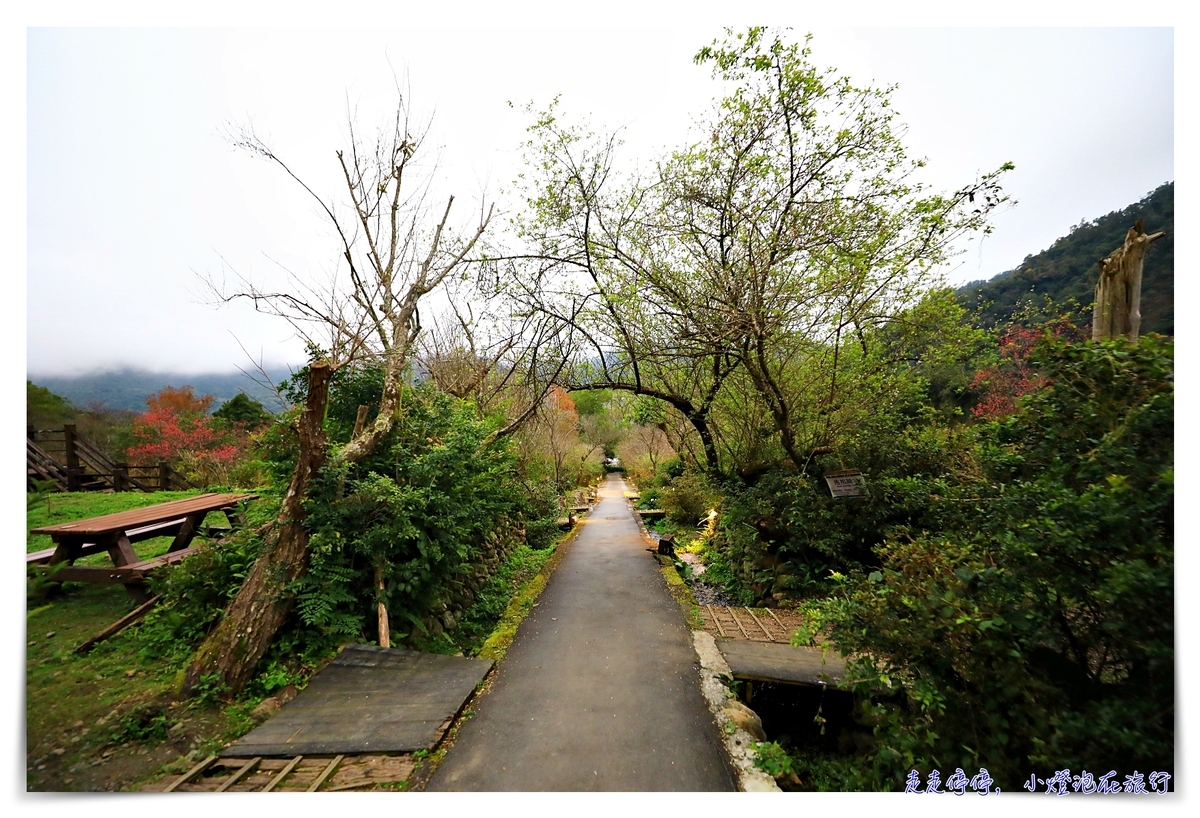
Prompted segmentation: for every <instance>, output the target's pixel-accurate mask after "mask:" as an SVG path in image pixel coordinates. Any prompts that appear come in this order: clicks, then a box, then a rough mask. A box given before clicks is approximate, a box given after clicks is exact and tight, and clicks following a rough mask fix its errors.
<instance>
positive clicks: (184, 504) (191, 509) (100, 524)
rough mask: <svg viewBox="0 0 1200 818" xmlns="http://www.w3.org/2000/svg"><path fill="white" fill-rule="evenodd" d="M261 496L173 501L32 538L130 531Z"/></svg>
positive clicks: (40, 530)
mask: <svg viewBox="0 0 1200 818" xmlns="http://www.w3.org/2000/svg"><path fill="white" fill-rule="evenodd" d="M257 498H258V495H257V494H201V495H200V496H199V497H188V498H186V499H184V500H172V501H171V502H169V503H159V504H158V505H154V506H147V507H145V508H135V509H133V510H132V511H119V512H117V513H116V514H105V515H103V516H102V517H91V518H89V519H87V520H76V521H75V522H73V523H60V524H58V525H48V526H44V527H42V528H35V529H33V530H32V531H30V532H29V533H30V534H50V535H55V534H79V535H92V536H96V535H102V534H111V533H113V532H114V531H127V530H128V529H130V528H137V527H138V526H143V525H152V524H154V523H161V522H166V521H168V520H174V519H176V518H177V517H185V516H187V515H189V514H196V513H199V512H202V511H203V512H208V511H216V510H218V509H222V508H229V507H231V506H234V505H237V504H238V503H239V502H240V501H242V500H254V499H257Z"/></svg>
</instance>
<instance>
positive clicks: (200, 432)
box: [127, 386, 240, 463]
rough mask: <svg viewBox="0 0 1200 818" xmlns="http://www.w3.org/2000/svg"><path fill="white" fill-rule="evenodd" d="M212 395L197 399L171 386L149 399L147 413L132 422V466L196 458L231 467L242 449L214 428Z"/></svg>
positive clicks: (189, 390)
mask: <svg viewBox="0 0 1200 818" xmlns="http://www.w3.org/2000/svg"><path fill="white" fill-rule="evenodd" d="M213 401H214V398H213V396H212V395H202V396H199V397H198V396H197V395H196V394H195V393H194V391H193V390H192V387H190V386H185V387H182V388H181V389H174V388H172V387H170V386H168V387H166V388H165V389H163V390H161V391H159V392H156V393H154V394H153V395H151V396H150V397H148V398H146V406H147V411H145V412H143V413H142V414H140V415H138V416H137V417H136V418H134V421H133V438H134V440H136V441H137V443H136V444H135V445H134V446H131V447H130V448H129V450H128V452H127V454H128V457H129V459H130V461H132V462H142V463H145V462H159V461H163V460H166V461H177V460H178V459H179V458H180V457H181V456H183V455H188V454H190V455H193V456H195V457H197V458H200V459H203V460H211V461H213V462H215V463H231V462H233V461H234V460H236V459H237V457H238V454H239V452H240V447H239V446H237V445H236V444H235V443H233V442H230V441H229V440H228V438H227V436H226V435H223V434H221V433H220V432H218V431H217V430H216V429H214V428H213V427H212V419H211V418H210V417H209V416H208V409H209V407H211V406H212V404H213Z"/></svg>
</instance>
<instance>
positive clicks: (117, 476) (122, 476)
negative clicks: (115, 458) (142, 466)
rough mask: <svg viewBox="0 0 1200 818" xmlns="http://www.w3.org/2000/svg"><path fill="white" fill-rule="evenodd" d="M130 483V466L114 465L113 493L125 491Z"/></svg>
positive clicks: (126, 464) (123, 464)
mask: <svg viewBox="0 0 1200 818" xmlns="http://www.w3.org/2000/svg"><path fill="white" fill-rule="evenodd" d="M128 483H129V464H128V463H113V491H125V487H126V486H127V485H128Z"/></svg>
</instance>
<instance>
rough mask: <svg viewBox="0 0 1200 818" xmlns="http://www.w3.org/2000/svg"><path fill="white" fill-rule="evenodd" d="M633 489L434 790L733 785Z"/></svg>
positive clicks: (464, 735) (580, 553) (584, 553)
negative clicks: (641, 526)
mask: <svg viewBox="0 0 1200 818" xmlns="http://www.w3.org/2000/svg"><path fill="white" fill-rule="evenodd" d="M625 488H626V487H625V482H624V481H623V480H622V479H621V478H620V477H617V476H616V475H610V476H609V478H608V480H607V481H606V482H605V483H604V485H603V487H602V488H601V491H600V497H601V500H600V502H599V503H598V504H597V505H596V507H595V508H594V509H593V510H592V512H591V514H590V515H588V517H587V518H586V519H585V520H584V522H583V530H582V531H581V532H580V533H579V536H578V538H577V539H576V540H575V542H574V543H573V544H572V545H571V546H570V551H569V552H568V553H567V555H566V557H565V558H564V559H563V561H562V563H561V564H560V565H559V566H558V570H556V571H555V572H554V574H553V576H552V577H551V578H550V582H549V583H548V584H547V586H546V589H545V590H544V591H543V592H542V595H541V597H540V598H539V600H538V604H537V607H535V608H534V609H533V612H532V613H531V614H530V616H529V617H528V618H527V619H526V620H525V621H524V622H523V623H522V624H521V627H520V629H519V630H518V632H517V636H516V639H515V640H514V642H513V645H512V647H511V648H509V651H508V655H507V657H506V658H505V659H504V661H503V662H502V663H501V665H500V669H499V672H498V674H497V676H496V679H495V681H494V683H493V685H492V688H491V690H490V691H488V693H487V694H485V695H484V696H482V697H481V698H480V699H479V700H478V701H477V702H475V703H474V709H475V715H474V716H473V717H472V718H470V719H468V720H467V721H466V723H465V724H464V725H463V727H462V729H461V730H460V731H459V735H458V739H457V740H456V741H455V743H454V745H453V746H452V747H451V748H450V750H449V752H448V753H447V754H446V757H445V759H443V761H442V764H441V766H440V767H439V768H438V770H437V772H436V773H435V774H434V775H433V777H432V779H431V780H430V782H429V784H428V786H427V787H426V789H427V790H430V791H449V790H471V791H512V790H516V791H546V790H551V791H615V790H624V791H630V790H632V791H649V790H657V791H695V790H722V791H728V790H733V789H735V785H734V780H733V776H732V774H731V772H730V770H729V768H728V765H727V763H726V761H725V757H724V754H723V750H722V748H721V739H720V736H719V735H718V730H717V725H716V722H715V720H714V719H713V717H712V714H711V713H709V711H708V708H707V706H706V705H705V703H704V699H703V698H702V697H701V694H700V678H699V671H698V664H697V662H696V655H695V653H694V651H693V649H692V645H691V638H690V635H689V633H688V629H687V626H686V625H685V624H684V621H683V616H682V615H681V613H680V611H679V607H678V605H676V604H675V602H674V600H672V599H671V596H670V594H668V593H667V589H666V584H665V582H664V581H663V578H662V576H661V574H660V573H659V571H658V564H657V563H656V562H655V561H654V560H653V559H652V558H651V556H650V555H649V554H647V553H646V550H645V548H646V545H645V543H644V542H643V540H642V538H641V535H640V534H639V532H638V527H637V523H636V522H635V521H634V519H633V515H632V513H631V512H630V511H629V508H628V505H627V503H626V501H625V499H624V496H623V492H624V491H625Z"/></svg>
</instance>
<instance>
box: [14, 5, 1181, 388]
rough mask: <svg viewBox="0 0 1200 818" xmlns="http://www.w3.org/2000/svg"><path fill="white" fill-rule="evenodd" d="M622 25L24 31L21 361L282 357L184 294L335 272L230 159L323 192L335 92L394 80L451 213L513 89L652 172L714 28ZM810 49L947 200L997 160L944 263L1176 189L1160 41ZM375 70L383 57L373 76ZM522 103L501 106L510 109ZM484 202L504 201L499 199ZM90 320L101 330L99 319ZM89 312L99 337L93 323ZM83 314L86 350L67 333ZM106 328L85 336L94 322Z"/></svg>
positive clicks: (336, 138) (304, 207) (505, 164)
mask: <svg viewBox="0 0 1200 818" xmlns="http://www.w3.org/2000/svg"><path fill="white" fill-rule="evenodd" d="M709 19H711V20H712V21H713V22H708V20H707V19H706V18H705V16H704V15H693V16H692V17H690V18H689V19H688V22H687V23H686V24H684V25H680V24H672V25H664V24H662V22H661V21H655V20H653V19H651V20H649V21H648V22H647V24H645V25H641V26H637V27H630V26H622V27H598V26H580V25H579V24H578V21H577V20H560V19H559V18H555V17H549V18H548V20H549V21H550V22H552V23H557V25H554V26H550V25H547V26H545V27H538V26H530V25H520V26H516V25H512V24H511V21H508V22H509V24H508V25H502V26H496V25H489V26H470V25H463V24H462V22H469V21H470V18H467V19H465V20H463V21H455V22H454V24H450V22H449V21H442V22H441V24H440V25H439V24H437V21H430V22H427V23H425V24H420V25H412V26H406V27H391V26H386V25H379V26H372V27H369V28H365V27H364V28H347V29H338V28H324V29H321V28H305V29H296V28H292V29H281V28H236V29H223V28H171V29H167V28H133V29H131V28H100V29H98V28H32V29H30V31H29V35H28V56H27V66H28V84H27V88H28V143H27V154H26V155H27V157H28V188H27V190H28V209H27V218H28V223H27V238H28V245H27V247H28V260H27V284H28V295H27V317H28V327H27V339H28V357H27V365H28V369H29V372H30V374H31V375H42V374H52V373H53V374H70V373H78V372H83V371H88V370H94V369H98V368H106V367H112V366H117V365H137V366H144V367H148V368H151V369H170V370H174V371H184V372H199V371H218V370H226V371H227V370H232V368H233V367H234V366H235V365H236V364H239V363H240V364H245V362H246V358H245V354H244V353H243V352H242V350H241V349H240V348H239V345H238V341H239V340H240V341H241V343H242V344H244V345H245V346H246V347H247V349H249V350H251V351H252V352H253V353H254V354H255V355H259V354H261V355H262V356H263V357H264V359H265V360H266V361H267V362H268V363H281V362H291V361H296V360H299V359H300V358H301V357H302V355H301V352H300V347H299V345H298V344H297V343H296V342H295V341H294V340H291V339H290V336H291V331H290V328H288V327H287V326H286V325H284V324H283V323H282V322H280V321H278V320H277V319H265V318H262V317H259V316H255V315H253V314H252V311H251V310H250V309H249V308H248V307H244V306H243V307H232V308H224V309H221V310H215V309H214V308H212V307H210V306H207V305H205V304H203V303H200V302H201V300H202V296H201V291H200V288H199V287H198V280H197V273H206V272H214V273H220V271H221V268H222V259H224V260H225V262H227V263H228V264H229V265H231V266H232V267H233V268H235V269H237V270H239V271H243V272H244V271H249V272H251V273H253V274H254V275H255V276H256V277H261V278H264V279H267V280H269V279H270V278H271V276H273V275H278V272H279V268H278V267H277V266H276V265H275V263H274V262H273V261H272V259H273V260H277V261H279V262H281V263H283V264H286V265H287V266H288V267H289V268H291V269H293V270H299V271H303V270H314V271H320V270H322V269H328V267H329V266H330V265H331V264H332V263H333V261H334V259H335V258H336V253H337V247H336V243H335V242H334V241H332V240H331V237H330V235H329V233H328V230H327V227H326V225H325V224H324V223H323V222H322V221H321V220H320V218H319V216H318V214H317V213H316V212H315V210H314V207H313V206H312V204H311V203H310V202H308V201H305V199H304V196H303V195H302V194H301V193H300V191H299V188H298V187H296V186H295V185H294V183H291V182H290V181H289V180H287V179H285V178H284V177H283V176H282V175H281V174H280V173H279V172H277V171H276V170H275V169H274V168H272V167H271V166H269V165H267V164H266V163H264V162H261V161H258V160H255V159H253V158H251V157H249V156H247V155H245V154H241V153H238V152H236V151H234V150H232V149H231V148H230V146H229V145H228V143H227V142H226V141H224V139H223V138H222V136H221V131H222V129H223V128H224V126H225V125H226V124H227V123H230V122H248V121H252V122H253V123H254V125H255V127H256V128H257V129H258V130H259V131H260V132H261V133H263V134H266V135H269V137H270V142H271V144H272V145H273V147H274V148H275V149H276V151H277V152H278V153H279V154H280V155H282V156H283V157H285V158H286V159H287V160H288V161H289V162H292V163H294V166H295V168H296V169H297V170H298V172H299V173H300V175H301V176H302V177H304V178H306V179H308V180H312V181H313V183H314V186H315V187H316V188H317V189H318V190H319V191H322V192H326V191H327V192H331V193H334V192H336V185H337V177H336V172H337V166H336V164H335V162H334V150H335V149H337V148H339V147H341V146H342V145H343V144H344V135H345V125H344V122H345V110H346V102H347V98H348V99H349V100H350V102H351V104H354V105H356V106H357V109H358V111H359V118H360V120H362V121H364V122H368V123H373V122H376V121H379V120H380V119H382V118H384V117H386V116H387V115H388V113H389V112H390V110H392V105H393V101H394V86H393V80H392V73H391V71H392V68H391V67H394V68H395V70H396V71H397V73H399V74H400V75H401V79H402V81H403V79H404V77H405V76H407V83H408V86H409V88H410V90H411V100H412V101H413V104H414V106H415V108H416V109H417V110H418V111H419V112H424V113H426V114H429V113H432V114H433V132H432V138H431V139H430V144H432V145H434V146H440V147H441V154H440V165H439V178H440V186H441V189H442V190H443V191H444V192H452V193H454V194H456V196H457V203H458V206H461V207H462V208H463V210H462V211H461V212H462V215H463V216H464V217H465V216H467V215H468V213H469V208H470V207H471V203H472V202H473V201H474V202H477V201H479V199H480V196H481V192H482V191H483V190H484V189H485V188H486V192H487V194H488V195H489V196H490V197H491V198H496V197H497V196H498V195H500V194H501V193H502V190H503V188H504V187H505V186H506V185H507V184H508V183H509V182H510V181H511V179H512V178H513V176H514V175H515V173H516V172H517V171H518V168H519V163H518V161H517V157H516V150H517V147H518V145H519V143H520V141H521V139H522V135H523V129H524V127H525V126H526V125H527V124H528V117H526V116H525V115H524V114H523V113H522V112H521V110H520V105H521V104H522V103H524V102H528V101H534V102H536V103H538V104H544V103H546V102H547V101H548V100H550V99H551V98H552V97H553V96H554V95H555V94H561V95H562V106H563V109H564V112H565V113H566V114H567V115H587V114H590V118H591V121H592V123H593V124H594V125H595V126H596V127H597V129H608V128H613V127H617V126H623V127H624V129H625V130H624V136H625V139H626V141H627V145H626V148H625V150H624V155H625V156H626V157H627V158H628V159H629V161H631V162H634V161H639V160H640V161H643V162H644V161H647V160H649V159H651V158H652V157H653V156H654V155H655V154H656V153H658V152H660V151H661V150H662V149H664V148H666V147H669V146H674V145H678V144H681V143H682V142H683V141H684V140H685V139H686V138H687V128H688V124H689V122H690V119H691V117H693V116H694V115H697V114H699V113H701V112H702V111H703V109H704V107H705V106H706V105H707V104H708V102H709V100H711V99H712V97H713V95H714V92H715V90H716V88H715V86H714V84H713V83H712V81H711V80H710V78H709V74H708V71H707V69H706V68H701V67H697V66H694V65H693V64H692V62H691V57H692V55H693V54H694V53H695V51H696V50H697V48H699V46H701V45H703V44H705V43H707V42H709V41H710V40H712V39H713V38H714V37H716V36H717V35H718V34H719V33H720V29H721V24H720V22H719V21H720V18H719V17H718V16H715V15H710V16H709ZM777 19H778V22H780V23H784V24H791V25H792V26H793V27H794V28H795V30H796V31H795V33H796V36H797V37H802V36H803V33H804V32H805V31H806V30H809V29H810V28H811V29H812V30H813V31H814V35H815V37H814V41H813V50H814V57H815V60H816V61H817V62H818V63H819V64H822V65H830V66H834V67H837V68H838V70H839V71H841V72H844V73H847V74H849V75H850V76H851V77H852V78H854V79H855V80H857V81H860V82H875V83H878V84H883V83H897V84H899V90H898V91H897V92H896V95H895V98H894V99H895V106H896V108H897V109H898V110H899V112H900V114H901V116H902V118H903V120H904V121H905V123H906V124H907V125H908V126H909V134H908V138H907V144H908V145H909V147H910V150H911V152H912V153H913V154H914V155H922V156H925V157H927V158H928V159H929V162H930V164H929V168H928V175H927V177H926V178H927V179H928V181H930V182H931V183H933V184H934V185H935V186H938V187H941V188H952V187H957V186H961V185H962V184H964V183H966V182H968V181H970V180H971V179H973V178H974V177H975V175H976V174H977V173H979V172H986V171H988V170H991V169H993V168H995V167H996V166H998V165H1000V164H1001V163H1002V162H1004V161H1007V160H1012V161H1013V162H1015V163H1016V170H1015V171H1014V172H1012V173H1011V174H1009V175H1008V178H1007V179H1006V188H1007V190H1008V191H1009V192H1010V193H1011V195H1013V197H1014V198H1015V199H1017V200H1018V202H1019V204H1018V205H1017V206H1016V207H1014V208H1012V209H1011V210H1009V211H1006V212H1003V213H1001V214H999V215H998V216H997V217H996V219H995V225H996V231H995V233H994V234H993V235H992V236H991V237H989V238H988V239H987V240H986V241H985V242H983V243H982V244H976V245H975V246H974V247H973V248H972V249H971V250H970V252H969V253H967V254H966V255H965V256H963V257H961V258H959V259H958V261H957V265H956V266H955V267H954V268H952V269H950V270H949V271H948V275H949V279H950V280H951V281H952V282H954V283H960V282H962V281H967V280H972V279H976V278H987V277H990V276H992V275H995V274H996V273H999V272H1002V271H1004V270H1007V269H1010V268H1012V267H1013V266H1015V265H1016V264H1018V263H1019V262H1020V261H1021V260H1022V259H1023V258H1024V257H1025V256H1026V255H1028V254H1030V253H1035V252H1037V251H1039V250H1041V249H1043V248H1045V247H1046V246H1048V245H1049V243H1050V242H1052V241H1053V240H1054V239H1055V238H1057V237H1058V236H1061V235H1063V234H1064V233H1065V232H1067V230H1068V229H1069V228H1070V227H1071V226H1072V225H1074V224H1076V223H1078V222H1079V220H1080V219H1081V218H1089V219H1090V218H1094V217H1096V216H1100V215H1102V214H1104V213H1107V212H1109V211H1111V210H1113V209H1115V208H1119V207H1123V206H1125V205H1127V204H1129V203H1130V202H1132V201H1135V200H1136V199H1138V198H1140V197H1141V196H1143V195H1145V194H1146V193H1147V192H1149V191H1150V190H1152V189H1153V188H1154V187H1156V186H1158V185H1159V184H1161V183H1163V182H1165V181H1168V180H1171V179H1173V178H1174V166H1173V92H1174V82H1173V70H1172V63H1173V33H1172V30H1171V29H1169V28H1143V29H1095V28H1093V29H1085V28H1056V29H999V28H957V29H953V28H951V29H946V28H942V29H919V28H914V29H896V28H841V27H831V26H827V25H826V26H820V25H818V26H811V27H810V26H807V25H806V18H805V16H803V15H800V14H797V13H787V14H781V15H780V16H779V17H778V18H777ZM390 66H391V67H390ZM509 100H511V101H513V102H514V103H517V107H516V108H510V107H509V105H508V101H509ZM500 204H501V205H502V206H503V205H505V204H511V202H508V201H506V200H505V199H504V198H503V197H501V198H500ZM100 322H103V323H102V324H101V323H100ZM101 326H102V327H103V328H102V329H101ZM83 328H88V330H89V331H88V332H87V340H86V342H85V343H81V330H82V329H83ZM97 330H100V331H97Z"/></svg>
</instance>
